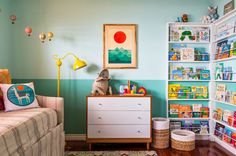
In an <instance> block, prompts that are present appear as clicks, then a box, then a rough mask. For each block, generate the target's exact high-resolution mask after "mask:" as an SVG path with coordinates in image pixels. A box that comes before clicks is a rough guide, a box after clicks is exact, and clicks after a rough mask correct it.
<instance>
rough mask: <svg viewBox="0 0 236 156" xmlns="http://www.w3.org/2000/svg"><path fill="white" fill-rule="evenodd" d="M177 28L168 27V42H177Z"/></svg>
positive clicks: (178, 33) (178, 34)
mask: <svg viewBox="0 0 236 156" xmlns="http://www.w3.org/2000/svg"><path fill="white" fill-rule="evenodd" d="M179 29H180V28H179V27H173V26H172V27H170V38H169V40H170V41H179V36H180V32H179Z"/></svg>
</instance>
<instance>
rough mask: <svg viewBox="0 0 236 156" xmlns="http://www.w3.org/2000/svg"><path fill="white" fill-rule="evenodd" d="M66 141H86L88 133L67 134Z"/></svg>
mask: <svg viewBox="0 0 236 156" xmlns="http://www.w3.org/2000/svg"><path fill="white" fill-rule="evenodd" d="M65 139H66V141H86V134H66V135H65Z"/></svg>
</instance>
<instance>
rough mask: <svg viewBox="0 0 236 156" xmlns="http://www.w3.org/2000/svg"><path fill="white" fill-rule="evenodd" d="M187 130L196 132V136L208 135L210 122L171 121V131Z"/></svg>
mask: <svg viewBox="0 0 236 156" xmlns="http://www.w3.org/2000/svg"><path fill="white" fill-rule="evenodd" d="M175 129H185V130H190V131H193V132H195V133H196V134H201V135H206V134H209V122H208V121H199V123H195V122H194V121H170V130H175Z"/></svg>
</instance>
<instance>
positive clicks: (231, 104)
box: [213, 100, 236, 107]
mask: <svg viewBox="0 0 236 156" xmlns="http://www.w3.org/2000/svg"><path fill="white" fill-rule="evenodd" d="M213 101H214V102H218V103H223V104H226V105H230V106H235V107H236V104H233V103H228V102H224V101H218V100H213Z"/></svg>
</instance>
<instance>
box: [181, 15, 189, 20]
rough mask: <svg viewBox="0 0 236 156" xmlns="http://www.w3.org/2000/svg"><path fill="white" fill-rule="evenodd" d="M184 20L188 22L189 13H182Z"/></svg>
mask: <svg viewBox="0 0 236 156" xmlns="http://www.w3.org/2000/svg"><path fill="white" fill-rule="evenodd" d="M182 22H188V15H187V14H183V15H182Z"/></svg>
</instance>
